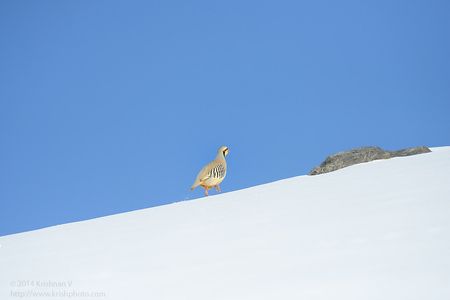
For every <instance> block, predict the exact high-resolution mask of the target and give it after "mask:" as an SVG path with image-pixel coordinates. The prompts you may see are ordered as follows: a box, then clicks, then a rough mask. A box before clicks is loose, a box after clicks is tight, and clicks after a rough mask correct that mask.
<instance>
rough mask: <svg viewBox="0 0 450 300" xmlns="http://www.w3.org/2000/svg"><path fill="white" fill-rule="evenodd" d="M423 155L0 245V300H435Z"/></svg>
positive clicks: (444, 273) (431, 195)
mask: <svg viewBox="0 0 450 300" xmlns="http://www.w3.org/2000/svg"><path fill="white" fill-rule="evenodd" d="M432 150H433V152H432V153H427V154H422V155H417V156H411V157H405V158H393V159H389V160H380V161H374V162H371V163H365V164H360V165H355V166H352V167H348V168H345V169H341V170H338V171H336V172H332V173H328V174H323V175H318V176H300V177H294V178H290V179H286V180H281V181H277V182H273V183H270V184H265V185H261V186H256V187H252V188H249V189H244V190H240V191H235V192H230V193H223V194H219V195H216V196H210V197H208V198H200V199H196V200H192V201H183V202H177V203H174V204H170V205H166V206H160V207H154V208H149V209H144V210H140V211H134V212H130V213H125V214H119V215H113V216H109V217H103V218H98V219H93V220H89V221H83V222H77V223H71V224H65V225H60V226H55V227H49V228H45V229H41V230H37V231H31V232H26V233H21V234H14V235H10V236H4V237H1V238H0V245H1V248H0V299H17V298H31V299H68V298H72V299H121V300H122V299H156V300H163V299H177V300H179V299H193V300H194V299H195V300H202V299H208V300H211V299H214V300H216V299H232V300H238V299H246V300H249V299H258V300H261V299H283V300H285V299H327V300H329V299H342V300H349V299H358V300H361V299H384V300H385V299H395V300H399V299H408V300H411V299H421V300H423V299H427V300H428V299H446V300H448V299H450V184H449V183H450V182H449V178H450V147H441V148H434V149H432ZM229 176H232V174H231V173H230V174H229Z"/></svg>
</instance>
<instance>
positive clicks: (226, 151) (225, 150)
mask: <svg viewBox="0 0 450 300" xmlns="http://www.w3.org/2000/svg"><path fill="white" fill-rule="evenodd" d="M217 152H219V153H222V154H223V156H227V155H228V152H229V150H228V147H227V146H222V147H220V148H219V150H218V151H217Z"/></svg>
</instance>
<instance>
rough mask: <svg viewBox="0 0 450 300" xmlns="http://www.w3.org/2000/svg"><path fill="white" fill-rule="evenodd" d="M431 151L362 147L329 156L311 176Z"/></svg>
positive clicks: (427, 149) (422, 148)
mask: <svg viewBox="0 0 450 300" xmlns="http://www.w3.org/2000/svg"><path fill="white" fill-rule="evenodd" d="M428 152H431V150H430V149H429V148H427V147H413V148H407V149H402V150H399V151H387V150H383V149H381V148H380V147H362V148H356V149H352V150H350V151H344V152H339V153H337V154H334V155H331V156H328V157H327V158H326V159H325V161H324V162H322V163H321V164H320V166H318V167H315V168H314V169H313V170H312V171H311V172H310V173H309V175H319V174H323V173H328V172H332V171H336V170H339V169H342V168H345V167H349V166H352V165H356V164H360V163H365V162H369V161H373V160H377V159H388V158H392V157H401V156H410V155H416V154H421V153H428Z"/></svg>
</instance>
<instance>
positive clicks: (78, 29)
mask: <svg viewBox="0 0 450 300" xmlns="http://www.w3.org/2000/svg"><path fill="white" fill-rule="evenodd" d="M449 14H450V2H449V1H447V0H443V1H429V0H426V1H425V0H424V1H395V0H387V1H260V0H258V1H115V0H108V1H106V0H105V1H97V0H94V1H43V0H41V1H12V0H10V1H1V3H0V38H1V47H0V82H1V88H0V235H6V234H10V233H16V232H22V231H27V230H32V229H37V228H42V227H45V226H50V225H55V224H62V223H67V222H72V221H77V220H84V219H89V218H94V217H98V216H104V215H109V214H114V213H119V212H125V211H130V210H135V209H141V208H146V207H151V206H155V205H161V204H164V203H170V202H174V201H180V200H185V199H188V198H189V199H193V198H197V197H200V196H202V194H203V192H202V191H201V189H197V190H196V191H194V192H190V191H189V187H190V186H191V184H192V182H193V180H194V178H195V176H196V174H197V172H198V171H199V169H200V168H201V167H202V166H203V165H204V164H205V163H206V162H208V161H209V160H211V159H213V158H214V156H215V153H216V150H217V148H218V147H219V146H221V145H227V146H229V148H230V154H229V156H228V175H227V178H226V179H225V181H224V182H223V184H222V189H223V191H224V192H228V191H233V190H238V189H242V188H245V187H250V186H254V185H258V184H262V183H267V182H271V181H274V180H278V179H283V178H288V177H292V176H297V175H303V174H306V173H307V172H308V171H309V170H310V169H312V168H313V167H314V166H315V165H317V164H319V163H320V162H321V161H322V160H323V159H324V158H325V156H327V155H329V154H332V153H334V152H336V151H340V150H346V149H349V148H353V147H358V146H365V145H377V146H381V147H384V148H388V149H399V148H404V147H409V146H416V145H427V146H444V145H450V121H449V120H450V119H449V115H450V56H449V53H450V17H449ZM212 194H214V192H212ZM206 201H207V200H206Z"/></svg>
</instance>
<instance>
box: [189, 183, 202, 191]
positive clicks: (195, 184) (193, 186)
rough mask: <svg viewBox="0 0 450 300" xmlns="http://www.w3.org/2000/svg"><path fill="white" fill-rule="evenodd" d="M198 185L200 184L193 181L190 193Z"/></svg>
mask: <svg viewBox="0 0 450 300" xmlns="http://www.w3.org/2000/svg"><path fill="white" fill-rule="evenodd" d="M199 185H200V182H198V181H195V182H194V184H193V185H192V186H191V191H192V190H194V189H195V188H196V187H198V186H199Z"/></svg>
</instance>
